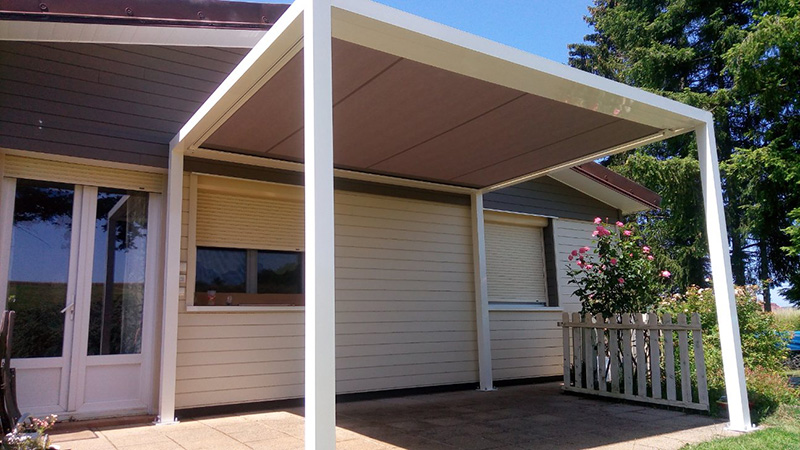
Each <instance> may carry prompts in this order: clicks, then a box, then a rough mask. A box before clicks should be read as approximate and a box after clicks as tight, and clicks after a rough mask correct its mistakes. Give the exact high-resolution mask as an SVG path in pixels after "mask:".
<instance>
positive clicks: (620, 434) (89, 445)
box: [53, 383, 734, 450]
mask: <svg viewBox="0 0 800 450" xmlns="http://www.w3.org/2000/svg"><path fill="white" fill-rule="evenodd" d="M337 411H338V414H337V425H338V429H337V448H338V449H351V450H373V449H374V450H379V449H398V448H402V449H414V450H436V449H476V450H477V449H496V450H519V449H532V448H536V449H549V448H553V449H556V448H557V449H584V448H603V449H612V448H613V449H678V448H681V447H682V446H684V445H686V444H687V443H696V442H702V441H706V440H710V439H713V438H715V437H719V436H727V435H732V434H734V433H731V432H726V431H724V421H722V420H719V419H714V418H710V417H708V416H703V415H698V414H686V413H683V412H679V411H669V410H664V409H654V408H648V407H644V406H638V405H631V404H623V403H613V402H608V401H602V400H594V399H587V398H582V397H576V396H571V395H564V394H561V390H560V383H547V384H538V385H524V386H512V387H503V388H501V389H500V390H498V391H496V392H488V393H487V392H477V391H458V392H446V393H437V394H428V395H414V396H407V397H396V398H384V399H377V400H364V401H357V402H346V403H340V404H339V405H338V406H337ZM53 438H54V442H55V443H58V444H60V445H61V448H62V449H64V450H67V449H71V450H108V449H126V450H139V449H141V450H145V449H147V450H172V449H193V450H200V449H225V450H238V449H271V450H284V449H285V450H292V449H302V448H303V411H302V408H288V409H286V408H285V409H280V410H271V411H264V412H260V413H247V414H240V415H228V416H218V417H207V418H198V419H190V420H183V421H182V422H181V423H179V424H176V425H165V426H154V425H150V424H144V423H139V424H129V425H116V426H111V425H109V424H108V423H106V424H102V423H99V422H97V423H94V424H93V423H92V422H85V423H80V422H78V423H68V424H60V425H58V426H57V427H56V429H55V432H54V435H53Z"/></svg>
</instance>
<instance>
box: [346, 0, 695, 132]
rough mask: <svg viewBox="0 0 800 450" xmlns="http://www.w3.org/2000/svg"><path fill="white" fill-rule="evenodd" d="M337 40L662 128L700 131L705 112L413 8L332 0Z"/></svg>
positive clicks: (362, 0)
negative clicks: (416, 13)
mask: <svg viewBox="0 0 800 450" xmlns="http://www.w3.org/2000/svg"><path fill="white" fill-rule="evenodd" d="M333 6H334V10H333V35H334V37H336V38H339V39H343V40H345V41H349V42H353V43H356V44H359V45H363V46H365V47H369V48H373V49H376V50H380V51H384V52H386V53H390V54H393V55H397V56H401V57H403V58H407V59H410V60H414V61H418V62H422V63H424V64H428V65H431V66H434V67H439V68H442V69H445V70H448V71H452V72H456V73H460V74H462V75H467V76H470V77H473V78H477V79H481V80H485V81H489V82H492V83H495V84H499V85H502V86H507V87H510V88H514V89H517V90H520V91H523V92H528V93H531V94H535V95H538V96H542V97H546V98H550V99H553V100H556V101H559V102H563V103H568V104H571V105H575V106H578V107H582V108H586V109H591V110H595V111H597V112H600V113H604V114H608V115H612V116H615V117H618V118H621V119H626V120H630V121H634V122H638V123H642V124H646V125H649V126H653V127H655V128H659V129H669V128H684V127H690V128H694V127H695V126H697V125H698V124H700V123H702V119H703V110H701V109H698V108H694V107H692V106H689V105H686V104H683V103H680V102H676V101H674V100H670V99H667V98H665V97H661V96H658V95H655V94H652V93H650V92H646V91H643V90H641V89H636V88H633V87H631V86H627V85H625V84H622V83H618V82H615V81H611V80H608V79H606V78H603V77H600V76H596V75H593V74H590V73H587V72H584V71H581V70H578V69H575V68H572V67H569V66H566V65H564V64H561V63H557V62H555V61H550V60H548V59H545V58H542V57H540V56H536V55H533V54H530V53H527V52H524V51H522V50H518V49H515V48H512V47H509V46H506V45H503V44H499V43H497V42H493V41H491V40H488V39H485V38H481V37H479V36H475V35H472V34H469V33H466V32H463V31H460V30H457V29H454V28H451V27H448V26H445V25H442V24H439V23H436V22H433V21H430V20H427V19H423V18H421V17H417V16H414V15H411V14H408V13H406V12H403V11H400V10H397V9H394V8H391V7H388V6H385V5H381V4H378V3H375V2H369V1H364V0H333Z"/></svg>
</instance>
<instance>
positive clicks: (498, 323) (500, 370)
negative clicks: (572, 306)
mask: <svg viewBox="0 0 800 450" xmlns="http://www.w3.org/2000/svg"><path fill="white" fill-rule="evenodd" d="M559 320H561V312H560V311H552V312H551V311H535V312H532V311H491V312H490V313H489V323H490V329H491V335H492V374H493V376H494V379H495V380H510V379H519V378H536V377H546V376H554V375H561V373H562V370H563V369H562V361H561V353H562V350H561V348H562V344H561V328H559V327H558V325H557V322H558V321H559Z"/></svg>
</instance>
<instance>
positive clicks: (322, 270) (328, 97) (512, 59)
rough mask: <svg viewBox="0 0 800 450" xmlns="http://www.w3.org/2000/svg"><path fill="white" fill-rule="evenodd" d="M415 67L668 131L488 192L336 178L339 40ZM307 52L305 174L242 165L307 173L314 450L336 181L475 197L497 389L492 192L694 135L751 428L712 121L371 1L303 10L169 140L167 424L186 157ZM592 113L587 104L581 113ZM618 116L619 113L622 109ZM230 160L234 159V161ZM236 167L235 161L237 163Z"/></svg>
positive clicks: (328, 313)
mask: <svg viewBox="0 0 800 450" xmlns="http://www.w3.org/2000/svg"><path fill="white" fill-rule="evenodd" d="M333 37H337V38H339V39H344V40H347V41H350V42H354V43H357V44H359V45H364V46H367V47H370V48H375V49H378V50H381V51H385V52H389V53H392V54H395V55H399V56H403V57H406V58H411V59H414V60H416V61H419V62H423V63H425V64H429V65H433V66H436V67H439V68H441V69H444V70H449V71H454V72H457V73H461V74H464V75H468V76H472V77H475V78H479V79H484V80H486V81H490V82H494V83H498V84H502V85H505V86H509V87H514V88H516V89H520V90H522V91H525V92H529V93H533V94H536V95H540V96H543V97H547V98H553V99H560V100H561V101H564V98H566V97H580V98H581V99H582V100H586V101H587V102H586V104H593V105H596V106H595V108H596V109H597V111H599V112H602V113H606V114H614V115H617V114H620V109H619V107H620V105H624V108H623V109H622V113H621V115H620V117H622V118H625V119H627V120H633V121H636V122H639V123H643V124H648V125H651V126H656V127H658V128H659V129H661V130H663V131H662V132H659V133H656V134H654V135H653V136H649V137H646V138H644V139H639V140H637V141H635V142H629V143H627V144H625V145H621V146H617V147H614V148H610V149H606V150H605V151H602V152H598V153H592V154H587V155H585V156H584V157H582V158H580V159H577V160H574V161H570V162H568V163H565V164H561V165H558V166H554V167H550V168H548V169H546V170H538V171H536V172H533V173H530V174H527V175H525V176H522V177H516V178H514V179H510V180H507V181H504V182H502V183H498V184H496V185H493V186H488V187H485V188H483V189H467V188H463V187H457V186H449V185H444V184H442V185H439V184H437V183H428V182H417V181H413V180H405V179H401V178H393V177H385V176H380V175H371V174H365V173H356V172H350V171H343V170H337V169H334V166H333V102H332V56H331V45H332V38H333ZM300 49H305V53H304V89H305V96H304V110H305V118H304V121H305V159H304V161H305V162H304V164H297V163H286V162H280V161H271V160H268V159H265V158H254V157H248V156H242V157H241V160H244V161H251V162H253V161H256V160H258V161H259V164H260V165H266V166H273V167H279V168H293V169H295V170H304V172H305V230H306V247H305V251H306V258H305V265H306V266H305V270H306V276H305V279H306V291H305V292H306V306H305V314H306V320H305V340H306V344H305V358H306V359H305V401H306V407H305V420H306V429H305V445H306V448H307V449H333V448H335V443H336V438H335V426H336V425H335V421H336V419H335V417H336V398H335V394H336V383H335V380H336V372H335V344H334V343H335V314H334V311H335V305H334V302H335V298H334V297H335V290H334V283H335V279H334V215H333V214H334V211H333V192H334V186H333V179H334V174H336V175H337V176H342V177H348V178H358V179H362V180H372V181H379V182H382V183H390V184H397V185H405V186H416V187H422V188H425V189H437V190H443V191H450V192H462V193H469V194H470V195H471V196H472V220H473V243H474V246H473V247H474V250H473V251H474V263H475V293H476V311H477V321H478V323H477V329H478V350H479V368H480V389H481V390H492V388H493V387H492V358H491V349H490V336H489V313H488V299H487V289H486V256H485V245H484V236H483V194H484V193H486V192H491V191H494V190H497V189H500V188H503V187H507V186H511V185H513V184H517V183H521V182H524V181H527V180H530V179H532V178H535V177H538V176H542V175H544V174H546V173H549V172H552V171H556V170H559V169H563V168H565V167H570V166H574V165H578V164H581V163H583V162H586V161H590V160H593V159H597V158H599V157H602V156H604V155H609V154H613V153H619V152H621V151H625V150H628V149H631V148H635V147H638V146H641V145H644V144H646V143H649V142H656V141H660V140H663V139H666V138H668V137H670V136H674V135H677V134H682V133H687V132H692V131H693V132H694V133H695V135H696V139H697V144H698V153H699V161H700V168H701V176H702V186H703V197H704V201H705V216H706V226H707V231H708V243H709V251H710V257H711V268H712V273H713V277H714V280H715V283H714V292H715V298H716V304H717V312H718V320H719V328H720V335H721V345H722V356H723V364H724V369H725V382H726V389H727V397H728V405H729V406H728V407H729V413H730V424H729V428H730V429H732V430H737V431H749V430H751V429H752V425H751V422H750V411H749V409H748V407H747V405H748V402H747V391H746V387H745V378H744V366H743V362H742V353H741V340H740V336H739V326H738V319H737V316H736V303H735V300H734V291H733V281H732V276H731V264H730V256H729V253H728V236H727V231H726V227H725V217H724V211H723V202H722V188H721V185H720V176H719V168H718V161H717V154H716V142H715V138H714V125H713V118H712V116H711V114H710V113H709V112H707V111H703V110H700V109H696V108H693V107H690V106H687V105H684V104H682V103H678V102H674V101H671V100H668V99H665V98H662V97H659V96H655V95H653V94H650V93H647V92H644V91H641V90H638V89H635V88H632V87H629V86H625V85H622V84H619V83H615V82H612V81H609V80H606V79H603V78H600V77H597V76H593V75H591V74H588V73H584V72H581V71H578V70H575V69H572V68H569V67H566V66H563V65H560V64H557V63H554V62H552V61H548V60H545V59H542V58H539V57H536V56H534V55H530V54H527V53H524V52H521V51H519V50H515V49H512V48H509V47H505V46H502V45H500V44H497V43H494V42H491V41H488V40H485V39H482V38H478V37H476V36H472V35H469V34H466V33H463V32H460V31H458V30H454V29H451V28H448V27H445V26H443V25H440V24H436V23H434V22H431V21H427V20H424V19H421V18H418V17H415V16H412V15H409V14H406V13H403V12H400V11H397V10H394V9H392V8H389V7H386V6H383V5H379V4H376V3H372V2H369V1H365V0H296V1H295V2H294V4H293V5H292V6H291V7H290V8H289V9H288V10H287V11H286V13H285V14H284V15H283V16H282V17H281V18H280V19H279V21H278V22H277V23H276V24H275V26H274V27H273V28H272V29H271V30H270V31H269V32H267V34H266V35H265V36H264V37H263V38H262V39H261V41H260V42H259V43H258V44H257V45H256V46H255V47H254V48H253V50H252V51H251V52H250V53H249V54H248V55H247V56H246V57H245V58H244V60H243V61H242V62H241V63H240V64H239V66H237V68H236V69H235V70H234V71H233V72H232V73H231V75H230V76H229V77H228V78H227V79H226V80H225V82H223V84H222V85H221V86H220V87H219V88H218V89H217V91H216V92H215V93H214V94H213V95H212V96H211V98H209V100H208V101H207V102H206V103H205V104H204V105H203V106H202V107H201V108H200V110H199V111H198V112H197V113H196V114H195V115H194V116H193V117H192V119H191V120H190V121H189V122H188V123H187V124H186V126H184V127H183V129H182V130H181V131H180V133H179V134H178V135H177V136H176V137H175V138H174V139H173V141H172V142H171V146H170V147H171V148H170V155H169V175H168V177H169V178H168V189H167V227H166V251H165V283H164V299H165V306H164V312H163V333H162V339H163V347H162V352H161V384H160V391H159V392H160V401H159V413H160V414H159V417H160V423H164V424H167V423H171V422H173V421H174V419H173V418H174V414H175V372H176V357H177V330H178V306H177V305H178V302H177V299H178V296H179V286H178V281H179V278H180V240H181V204H182V200H183V199H182V187H183V186H182V183H183V159H184V156H185V155H195V156H201V157H207V158H208V157H211V158H214V157H216V156H222V154H221V153H220V152H214V151H209V150H205V149H202V148H201V146H202V143H203V141H204V140H205V139H206V138H208V136H210V135H211V134H212V133H213V132H214V131H215V130H216V129H217V128H218V127H219V126H220V125H221V124H222V123H224V121H225V120H227V119H228V118H230V117H231V115H232V114H233V112H235V111H236V109H238V107H239V106H241V105H242V104H243V103H244V102H245V101H247V99H249V98H250V97H251V96H252V95H253V94H254V93H255V92H256V91H257V90H258V89H259V88H260V87H261V86H263V85H264V83H266V81H267V80H268V79H269V78H270V77H271V76H272V74H274V73H275V72H277V71H278V70H280V68H281V67H282V66H283V65H284V64H285V63H286V62H287V61H288V60H289V59H290V58H291V57H292V56H294V55H296V54H297V52H299V50H300ZM584 107H587V106H584ZM614 109H616V111H613V112H612V110H614ZM228 158H231V157H230V156H228ZM233 159H236V157H234V158H233Z"/></svg>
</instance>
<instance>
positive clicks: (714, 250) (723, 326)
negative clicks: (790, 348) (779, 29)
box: [695, 114, 753, 431]
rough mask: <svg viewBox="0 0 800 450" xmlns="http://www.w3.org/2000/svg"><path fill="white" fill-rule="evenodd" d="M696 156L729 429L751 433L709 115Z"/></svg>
mask: <svg viewBox="0 0 800 450" xmlns="http://www.w3.org/2000/svg"><path fill="white" fill-rule="evenodd" d="M695 133H696V137H697V152H698V156H699V160H700V178H701V180H702V183H703V200H704V203H705V213H706V229H707V233H708V250H709V255H710V257H711V274H712V277H713V279H714V297H715V298H716V305H717V321H718V322H719V335H720V343H721V347H722V366H723V368H724V370H725V391H726V395H727V398H728V413H729V416H730V423H729V424H728V427H729V429H731V430H734V431H750V430H752V429H753V425H752V423H751V422H750V408H749V406H748V402H747V387H746V386H745V377H744V362H743V360H742V341H741V337H740V336H739V318H738V316H737V315H736V299H735V296H734V290H733V275H732V271H731V258H730V254H729V253H728V232H727V229H726V226H725V209H724V203H723V202H722V185H721V183H720V176H719V162H718V161H717V143H716V138H715V137H714V122H713V118H712V117H711V115H710V114H709V115H708V118H707V119H706V124H705V125H702V126H700V127H698V128H697V130H696V131H695Z"/></svg>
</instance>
